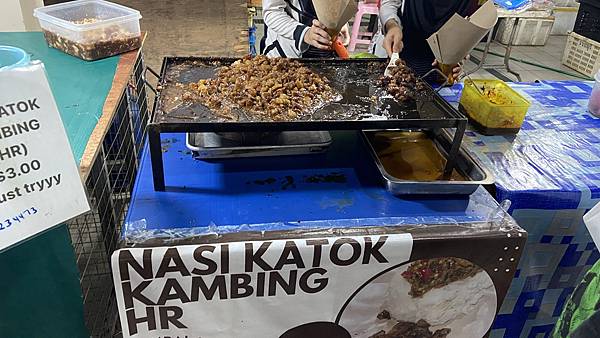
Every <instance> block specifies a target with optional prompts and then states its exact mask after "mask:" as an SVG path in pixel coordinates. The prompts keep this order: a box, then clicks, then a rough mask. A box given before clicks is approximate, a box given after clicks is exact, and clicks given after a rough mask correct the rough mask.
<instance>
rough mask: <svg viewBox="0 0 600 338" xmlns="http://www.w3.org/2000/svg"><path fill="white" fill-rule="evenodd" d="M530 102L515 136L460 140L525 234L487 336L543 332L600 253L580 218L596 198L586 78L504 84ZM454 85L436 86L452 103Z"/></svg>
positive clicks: (595, 149) (594, 137)
mask: <svg viewBox="0 0 600 338" xmlns="http://www.w3.org/2000/svg"><path fill="white" fill-rule="evenodd" d="M511 86H512V87H513V88H515V89H516V90H518V91H519V92H520V93H521V94H523V95H524V96H525V97H526V98H527V99H529V100H530V102H531V107H530V109H529V111H528V113H527V117H526V119H525V122H524V123H523V127H522V128H521V131H520V132H519V134H518V135H516V136H481V135H479V134H477V133H475V132H473V131H467V133H466V137H465V140H464V145H465V146H466V147H467V149H469V151H471V152H472V153H473V154H474V155H475V156H476V157H477V158H478V159H479V160H480V161H482V162H483V163H484V164H486V165H487V167H488V168H490V169H491V170H492V171H493V172H494V174H495V177H496V192H497V193H496V195H497V196H496V198H497V199H498V200H499V201H501V200H510V201H511V202H512V203H511V207H510V212H511V214H512V215H513V217H514V218H515V219H516V220H517V222H518V223H519V225H520V226H521V227H523V228H524V229H525V230H527V232H528V233H529V237H528V244H527V246H526V248H525V249H526V250H525V252H524V255H523V257H522V259H521V262H520V266H519V270H518V271H517V273H516V276H515V279H514V280H513V283H512V285H511V288H510V291H509V293H508V295H507V297H506V299H505V300H504V304H503V305H502V308H501V310H500V313H499V315H498V317H497V319H496V322H495V324H494V331H493V332H492V337H536V338H537V337H550V333H551V331H552V329H553V327H554V324H555V323H556V320H557V319H558V316H559V315H560V312H561V311H562V308H563V306H564V304H565V302H566V300H567V299H568V297H569V296H570V294H571V293H572V292H573V290H574V288H575V287H576V286H577V284H579V282H580V281H581V279H582V278H583V275H584V274H585V272H586V271H587V270H588V269H589V268H590V267H591V266H592V264H594V263H595V262H596V261H597V260H598V259H599V258H600V254H599V252H598V250H597V249H596V247H595V245H594V243H593V242H592V238H591V237H590V235H589V233H588V232H587V229H586V228H585V225H584V224H583V221H582V217H583V215H584V213H585V212H586V211H587V210H589V209H590V208H591V207H592V206H594V205H595V204H596V203H597V202H598V201H600V119H598V118H596V117H594V116H592V115H590V114H589V113H588V112H587V102H588V98H589V95H590V92H591V89H592V83H589V82H580V81H558V82H550V81H547V82H541V83H528V84H512V85H511ZM461 89H462V88H461V85H456V86H455V87H453V88H444V89H442V90H441V91H440V93H441V94H442V96H444V97H445V98H446V99H447V100H448V101H449V102H451V103H453V104H455V105H458V101H459V99H460V93H461Z"/></svg>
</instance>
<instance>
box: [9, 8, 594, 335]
mask: <svg viewBox="0 0 600 338" xmlns="http://www.w3.org/2000/svg"><path fill="white" fill-rule="evenodd" d="M488 5H490V4H488ZM84 12H85V11H84ZM69 13H71V14H70V15H73V17H70V18H67V19H66V20H67V21H70V22H71V21H72V22H73V24H74V25H84V26H85V25H91V26H88V27H92V26H93V27H95V28H98V27H100V28H98V29H99V30H100V31H102V34H104V35H106V34H108V33H110V34H108V35H110V37H111V39H109V40H110V41H111V42H110V43H92V44H88V43H84V42H81V39H82V38H83V40H84V41H85V40H87V39H90V38H91V39H92V40H93V39H94V38H97V37H98V36H97V32H96V33H94V32H93V30H92V32H85V31H84V32H81V31H80V30H79V29H78V28H77V29H72V30H73V31H75V32H76V34H73V32H70V31H69V29H67V30H66V31H65V30H64V29H65V27H64V26H63V25H62V24H59V21H56V16H61V14H60V11H59V13H58V14H57V13H56V12H54V13H53V10H52V8H50V9H49V10H48V11H38V12H37V16H38V18H40V20H41V22H42V23H43V24H42V28H43V30H44V33H38V34H35V35H30V36H25V35H14V36H12V35H10V36H9V35H4V36H2V39H3V42H4V41H5V40H6V41H8V43H10V44H12V45H15V46H22V47H23V48H25V49H27V50H30V51H32V52H33V54H34V55H33V56H34V57H36V56H37V57H39V58H40V59H42V60H43V61H44V62H46V63H47V66H48V69H49V72H50V74H51V76H50V79H51V81H52V82H56V81H57V82H59V83H62V82H67V80H65V79H64V76H65V75H66V73H67V72H66V71H65V69H66V68H65V67H67V66H68V67H71V66H72V65H73V64H72V63H70V62H69V60H71V61H73V60H77V59H75V57H78V58H81V59H84V60H88V59H89V60H94V59H102V60H99V61H96V62H93V63H86V62H84V61H79V60H78V61H77V63H76V66H77V65H79V66H80V65H86V66H88V67H83V71H88V72H98V73H102V74H103V76H108V77H109V78H111V79H112V78H113V76H114V82H113V84H112V86H113V87H114V88H113V89H111V91H110V93H107V91H106V90H102V91H98V92H101V93H99V94H98V93H92V92H93V90H90V89H89V88H87V87H85V86H84V85H90V83H89V82H86V81H87V79H91V78H94V76H92V75H90V74H89V73H85V72H84V73H83V74H87V77H86V76H82V77H81V78H80V79H79V81H80V82H76V83H73V82H70V84H72V85H74V86H83V87H82V88H83V89H86V88H87V90H82V93H83V94H86V93H87V94H86V95H89V97H88V96H86V97H84V98H81V97H79V98H78V100H81V101H87V102H89V104H90V106H91V105H92V104H93V105H94V107H96V108H97V107H99V105H98V102H100V101H102V102H104V108H103V109H101V110H98V109H95V111H96V114H92V117H93V118H91V119H83V118H82V117H81V116H82V115H86V113H81V109H83V108H81V107H80V106H79V105H78V104H76V103H75V104H69V103H68V102H71V101H68V100H65V99H64V98H65V97H67V96H68V95H67V94H69V93H70V95H71V94H72V93H73V92H74V90H73V88H71V87H69V88H68V90H67V89H64V88H63V87H62V86H60V85H58V86H56V85H55V86H54V87H53V89H55V90H57V92H58V94H56V93H55V95H56V96H57V98H58V100H65V101H61V108H62V109H64V110H65V112H67V113H66V114H65V112H63V116H66V117H67V118H66V119H65V120H66V124H68V126H67V127H68V128H67V129H68V130H69V131H70V134H69V136H71V142H72V144H73V147H74V148H76V149H74V153H75V154H76V157H77V159H78V160H81V162H80V166H81V171H82V178H83V180H84V181H85V182H86V186H87V188H88V195H89V197H90V200H91V201H93V204H94V205H93V207H94V210H93V211H92V213H91V214H89V215H88V216H87V217H83V218H78V219H76V220H74V221H72V222H70V223H69V226H68V227H66V226H61V227H59V228H57V229H59V230H60V231H61V233H60V234H59V235H60V236H59V237H60V238H59V239H58V240H57V241H60V242H61V243H62V244H64V243H67V242H68V236H69V235H70V236H71V241H73V242H77V243H73V246H74V248H75V251H76V254H77V256H76V257H75V259H76V260H77V263H78V264H77V265H78V266H77V267H78V268H79V270H80V271H79V272H80V274H81V275H80V283H81V287H82V290H83V297H84V302H86V301H88V300H89V299H91V296H92V295H95V296H98V297H99V299H101V301H100V302H99V306H89V304H88V303H86V304H85V308H84V309H81V308H80V305H79V303H77V302H75V303H77V304H78V305H77V309H76V310H77V311H73V312H71V314H72V315H73V316H75V317H77V318H75V319H76V320H75V321H76V322H77V323H78V324H79V325H78V327H77V330H80V331H81V332H83V331H85V328H83V327H82V326H81V325H80V324H81V321H82V319H81V316H80V315H81V313H80V312H81V311H82V310H85V320H86V324H87V326H88V327H87V329H88V330H90V331H91V332H90V334H91V335H92V336H112V334H113V333H114V332H113V331H114V327H112V326H111V327H109V328H107V327H106V326H110V319H111V318H112V319H115V318H116V314H118V316H119V323H120V330H121V331H122V332H121V334H122V335H123V336H124V337H138V336H139V337H159V336H160V337H175V336H179V337H232V336H235V337H258V336H260V337H263V336H264V337H282V338H290V337H340V338H342V337H343V338H346V337H369V338H393V337H402V336H403V335H413V336H418V337H437V338H443V337H450V338H451V337H471V336H472V337H483V336H491V337H516V336H528V335H529V336H534V335H537V334H543V335H549V334H550V333H551V331H552V330H553V328H554V325H555V323H556V320H557V318H558V316H559V315H560V313H561V311H562V309H563V306H564V304H565V303H566V302H567V300H568V298H569V296H570V295H571V293H572V292H573V290H574V289H575V287H576V286H577V284H578V282H579V280H581V278H582V277H583V275H585V273H586V272H587V270H588V269H589V267H591V266H592V265H593V264H594V263H595V262H596V261H597V260H598V259H599V258H600V254H599V253H598V250H597V249H596V248H595V246H594V243H593V241H592V239H591V237H590V236H589V234H588V233H587V231H586V229H585V226H584V225H583V224H582V223H581V217H582V216H583V214H584V213H585V212H586V211H587V210H588V209H589V208H591V207H592V206H593V205H594V204H595V203H596V202H597V198H598V196H597V195H598V193H597V190H599V189H600V187H599V186H598V185H597V184H596V183H597V182H596V181H597V178H598V177H597V176H598V175H597V172H596V171H597V170H596V167H597V164H598V163H597V162H598V161H597V152H596V149H595V148H596V147H595V146H596V144H598V143H599V142H598V140H597V137H596V135H595V130H596V128H598V127H599V125H600V123H598V122H597V120H596V119H595V118H594V117H592V116H591V115H589V114H588V113H587V112H586V109H585V106H586V105H587V101H588V98H589V97H590V93H591V90H592V86H593V84H592V83H590V82H574V81H567V82H552V81H545V82H541V83H511V84H505V83H502V82H501V81H500V82H499V81H483V82H482V81H481V80H472V79H470V78H469V79H466V80H465V82H464V84H463V83H459V84H455V85H453V86H442V87H438V86H434V87H432V86H431V85H430V84H428V83H426V82H425V81H422V80H421V79H420V78H418V77H417V76H415V74H414V73H413V72H412V70H411V69H410V68H409V67H408V66H407V65H406V64H405V63H403V62H402V61H399V62H397V63H396V62H394V63H393V65H392V66H395V67H393V69H392V70H391V71H389V72H388V69H387V68H386V67H387V66H388V61H389V60H383V59H369V60H357V59H355V60H339V59H327V60H310V59H309V60H300V61H292V60H284V59H268V58H266V57H261V56H259V57H255V58H249V57H245V58H241V59H234V58H220V57H211V58H208V57H188V56H178V57H165V58H164V59H163V64H162V69H161V71H160V72H158V73H157V74H155V75H156V76H157V77H158V85H156V86H153V85H150V84H149V83H147V81H146V79H145V75H144V74H145V70H144V67H143V62H142V61H140V60H141V54H140V53H139V51H137V52H136V51H133V52H129V53H126V54H123V55H121V56H116V57H110V56H111V55H115V54H119V53H121V52H125V51H129V50H131V49H136V48H139V47H140V46H141V44H142V42H143V39H144V36H143V34H141V32H140V31H139V26H135V25H134V24H133V22H137V21H138V20H139V17H137V16H136V15H135V13H132V16H131V17H127V20H125V21H123V22H121V23H122V24H123V25H122V27H121V28H120V29H118V30H114V31H113V30H112V28H110V27H111V25H106V26H105V25H103V24H102V23H99V22H97V21H94V18H89V17H87V16H84V17H85V18H83V19H82V18H81V17H82V16H81V15H80V14H81V13H79V14H77V12H76V11H69ZM73 13H75V14H73ZM62 19H65V18H62ZM461 19H462V18H461ZM489 19H493V18H489ZM79 20H82V21H79ZM129 21H131V22H129ZM492 21H493V22H495V20H489V22H486V24H485V25H483V26H479V27H478V32H477V34H474V41H479V40H480V38H481V37H482V36H484V35H485V34H486V33H487V30H488V29H489V27H487V25H488V24H489V25H491V26H493V22H492ZM71 28H73V27H71ZM107 30H108V31H110V32H108V33H107ZM445 33H446V34H448V31H446V32H445ZM42 34H43V35H42ZM104 35H103V36H104ZM440 36H442V35H440ZM43 37H45V39H46V41H47V43H48V44H50V45H51V46H52V47H54V48H57V49H60V50H62V51H64V52H65V53H68V54H71V55H73V56H74V57H71V56H67V55H66V54H61V53H60V52H58V51H56V50H54V49H50V48H47V47H46V46H45V42H44V41H43V39H42V38H43ZM28 39H34V40H35V43H31V44H28V43H24V41H26V40H28ZM101 40H102V39H101ZM440 41H445V39H444V38H443V36H442V37H441V38H438V40H437V44H438V47H439V46H440ZM42 47H43V48H42ZM440 52H441V50H440ZM38 53H39V54H38ZM57 54H60V55H61V57H57V56H56V55H57ZM454 54H456V55H453V57H458V56H457V55H458V54H460V53H458V52H457V53H454ZM105 57H108V58H105ZM460 58H462V56H460ZM65 65H66V66H65ZM140 65H141V66H140ZM138 66H139V68H138ZM385 73H388V74H389V75H388V76H383V74H385ZM69 75H71V74H69ZM130 75H133V79H134V83H132V82H131V81H130V82H128V80H129V76H130ZM95 80H96V82H94V83H92V84H91V85H94V84H97V82H102V84H104V85H108V84H110V83H109V82H107V80H106V79H105V78H104V77H101V78H100V77H98V78H97V79H95ZM444 80H446V82H444ZM448 82H449V81H447V79H445V78H443V76H442V80H441V83H443V84H444V85H446V84H448ZM82 83H83V84H82ZM146 85H148V86H149V88H150V89H151V90H153V91H154V93H155V94H156V100H155V101H154V106H153V107H152V114H150V115H149V116H147V119H148V120H145V119H141V118H140V116H139V110H140V108H141V107H144V105H145V104H146V97H145V93H144V95H143V97H142V96H141V95H139V94H140V90H142V89H141V88H143V89H145V88H146ZM438 85H439V84H438ZM105 89H106V88H105ZM63 91H64V92H63ZM66 92H68V93H67V94H64V93H66ZM100 94H101V95H100ZM73 95H74V94H73ZM107 95H108V97H107ZM140 98H141V99H140ZM98 100H99V101H98ZM67 101H68V102H67ZM96 101H98V102H96ZM118 105H126V106H128V109H129V110H126V111H125V112H124V113H123V112H121V113H117V112H115V110H116V108H114V107H115V106H118ZM89 109H91V108H89ZM136 109H137V110H136ZM136 111H137V113H136ZM136 114H138V115H136ZM96 118H99V121H100V123H99V124H98V125H96V121H95V119H96ZM468 122H469V123H470V124H469V125H468ZM80 123H81V124H84V126H83V127H81V126H80ZM146 125H147V127H148V138H147V139H146V138H145V127H146ZM123 126H124V127H123ZM90 133H91V136H90ZM124 134H127V140H128V141H126V140H125V138H124V136H123V135H124ZM486 135H488V136H486ZM82 140H83V141H82ZM88 140H89V141H88ZM84 141H86V142H87V146H86V144H85V142H84ZM111 149H112V150H117V151H116V153H113V151H112V150H111ZM121 149H127V150H125V151H124V153H125V154H126V155H125V156H126V157H127V159H125V158H122V157H121V155H118V153H121ZM129 149H130V150H129ZM98 158H104V160H103V161H104V162H102V161H100V162H98V161H99V160H97V159H98ZM126 160H127V161H130V163H129V164H127V165H125V166H123V164H124V163H126V162H127V161H126ZM98 163H99V164H98ZM123 167H125V172H123V170H122V169H123ZM136 173H137V176H136ZM124 177H125V178H124ZM98 182H100V183H98ZM94 184H98V185H97V186H99V187H101V188H97V187H96V186H95V185H94ZM98 189H101V190H98ZM105 190H108V191H109V192H108V193H107V194H105V193H104V191H105ZM107 214H108V215H109V216H108V217H109V218H110V220H106V219H105V218H104V217H106V215H107ZM82 229H85V230H86V231H83V233H82ZM94 229H100V230H99V231H98V232H99V233H101V234H98V233H95V234H93V233H92V232H93V231H88V230H94ZM67 230H70V233H68V231H67ZM57 231H58V230H55V231H54V233H56V232H57ZM51 233H52V232H49V233H47V234H44V236H49V234H51ZM40 238H44V237H42V236H41V237H40ZM83 238H90V241H92V238H93V243H80V242H78V240H79V241H81V240H82V239H83ZM36 240H38V239H34V240H32V241H30V242H28V243H26V244H29V245H30V246H25V245H23V248H31V246H33V245H34V244H35V243H36V242H35V241H36ZM31 243H33V244H31ZM61 243H59V244H61ZM62 244H61V245H58V246H61V247H62V249H63V250H64V249H65V247H64V245H62ZM76 244H77V245H81V246H79V248H80V250H79V251H77V248H78V247H77V246H76ZM87 244H90V245H91V246H89V245H87ZM17 249H21V248H16V249H13V250H17ZM56 250H57V251H59V250H58V249H56ZM87 250H91V251H90V252H88V251H87ZM66 251H69V250H66ZM97 251H100V252H101V255H99V256H94V253H95V252H97ZM15 252H16V253H17V254H15V255H16V256H19V255H26V254H25V253H24V252H23V251H13V252H12V253H15ZM15 255H10V256H9V255H4V256H2V258H3V259H4V258H6V259H7V262H6V263H5V264H6V266H10V267H11V269H14V264H15V263H14V262H15V261H16V262H20V261H23V258H18V257H17V258H14V257H15ZM109 255H110V269H109V266H108V263H109V262H108V257H109ZM40 256H42V255H41V254H40ZM67 256H68V255H67ZM67 256H65V257H66V258H65V257H62V258H58V259H57V260H59V261H65V260H69V261H73V260H74V259H73V257H71V256H69V257H67ZM23 257H24V256H23ZM8 260H10V262H9V261H8ZM45 262H46V263H43V264H49V265H55V264H54V263H56V261H45ZM94 263H98V264H94ZM90 266H93V267H94V271H93V272H97V274H95V273H93V272H91V273H88V274H85V279H84V273H86V272H87V271H91V269H92V268H90ZM62 268H64V266H63V267H62ZM20 269H21V270H23V271H24V270H27V271H26V272H23V273H24V274H32V273H33V270H32V269H33V268H32V267H31V266H28V265H24V266H22V267H20ZM15 271H16V270H15ZM61 271H62V272H61V274H63V275H67V274H68V275H69V276H71V277H73V278H71V279H70V280H69V282H70V283H71V284H77V283H76V277H77V276H76V275H77V271H76V269H75V266H74V264H72V266H71V265H70V266H69V267H68V268H67V269H62V270H61ZM109 274H111V276H110V278H112V285H111V284H110V280H109V277H108V276H109ZM44 276H45V277H44V278H48V279H51V278H52V276H53V274H52V273H48V274H47V275H44ZM96 277H97V279H96ZM95 280H101V281H102V282H103V283H102V285H101V286H100V287H96V286H98V284H94V281H95ZM16 283H18V281H15V280H11V281H10V283H9V286H11V287H12V286H14V285H15V284H16ZM107 285H108V287H107ZM72 287H73V285H71V287H70V288H71V289H72ZM112 287H114V289H112ZM111 289H112V291H113V292H114V294H113V293H112V292H111ZM39 290H40V291H42V292H45V291H43V290H46V289H45V288H40V289H39ZM71 291H72V290H71ZM70 296H71V297H70V298H69V299H71V300H73V299H75V300H76V298H77V297H78V296H79V293H78V292H75V293H72V292H71V293H70ZM103 296H104V297H103ZM109 298H110V300H109ZM11 301H12V303H10V304H13V303H15V302H16V299H12V300H11ZM51 301H52V299H51V300H49V303H52V302H51ZM113 301H116V304H117V305H116V306H115V307H114V308H113V307H111V306H112V305H113ZM41 315H43V314H40V316H41ZM57 315H61V316H63V317H65V316H66V315H62V314H61V313H60V312H57ZM108 317H111V318H108ZM95 319H99V320H100V321H103V323H102V324H100V325H101V326H102V328H100V329H98V330H95V329H93V328H97V327H96V326H95V325H97V323H96V321H95ZM15 321H16V320H15ZM107 323H108V324H107ZM105 324H106V325H105ZM57 330H60V331H63V332H64V330H65V329H64V328H57ZM75 335H77V334H76V333H75ZM80 335H85V334H80Z"/></svg>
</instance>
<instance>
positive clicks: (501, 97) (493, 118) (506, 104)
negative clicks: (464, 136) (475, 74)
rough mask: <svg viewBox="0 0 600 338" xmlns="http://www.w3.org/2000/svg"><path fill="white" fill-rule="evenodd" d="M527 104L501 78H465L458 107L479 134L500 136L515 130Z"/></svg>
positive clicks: (519, 124) (514, 132) (520, 122)
mask: <svg viewBox="0 0 600 338" xmlns="http://www.w3.org/2000/svg"><path fill="white" fill-rule="evenodd" d="M475 86H477V87H475ZM482 94H483V95H482ZM529 105H530V103H529V101H527V100H526V99H525V98H524V97H523V96H521V95H520V94H519V93H517V92H516V91H515V90H513V89H512V88H510V86H508V85H507V84H506V83H504V81H500V80H473V81H471V80H465V83H464V88H463V92H462V95H461V97H460V105H459V108H460V110H461V111H462V112H463V113H465V114H466V115H467V116H468V117H469V122H470V123H471V124H472V125H473V126H474V127H475V128H476V129H477V130H478V131H479V132H480V133H482V134H484V135H503V134H516V133H518V132H519V130H520V129H521V125H522V124H523V120H524V119H525V114H527V110H528V109H529Z"/></svg>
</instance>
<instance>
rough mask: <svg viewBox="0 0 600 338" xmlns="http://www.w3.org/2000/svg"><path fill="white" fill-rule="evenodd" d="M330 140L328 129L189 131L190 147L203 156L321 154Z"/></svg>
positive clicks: (202, 158)
mask: <svg viewBox="0 0 600 338" xmlns="http://www.w3.org/2000/svg"><path fill="white" fill-rule="evenodd" d="M262 134H264V137H261V136H263V135H262ZM330 144H331V136H330V135H329V132H327V131H283V132H276V133H220V134H216V133H188V134H187V135H186V145H187V147H188V149H190V150H191V151H192V152H193V153H192V154H193V157H195V158H197V159H200V160H204V159H205V160H209V159H215V160H216V159H226V158H239V157H261V156H288V155H308V154H318V153H322V152H325V151H327V149H328V148H329V145H330Z"/></svg>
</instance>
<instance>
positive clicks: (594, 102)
mask: <svg viewBox="0 0 600 338" xmlns="http://www.w3.org/2000/svg"><path fill="white" fill-rule="evenodd" d="M595 79H596V83H594V88H593V89H592V94H591V95H590V101H589V102H588V109H589V110H590V113H592V114H593V115H594V116H596V117H600V70H599V71H598V73H596V77H595Z"/></svg>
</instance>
